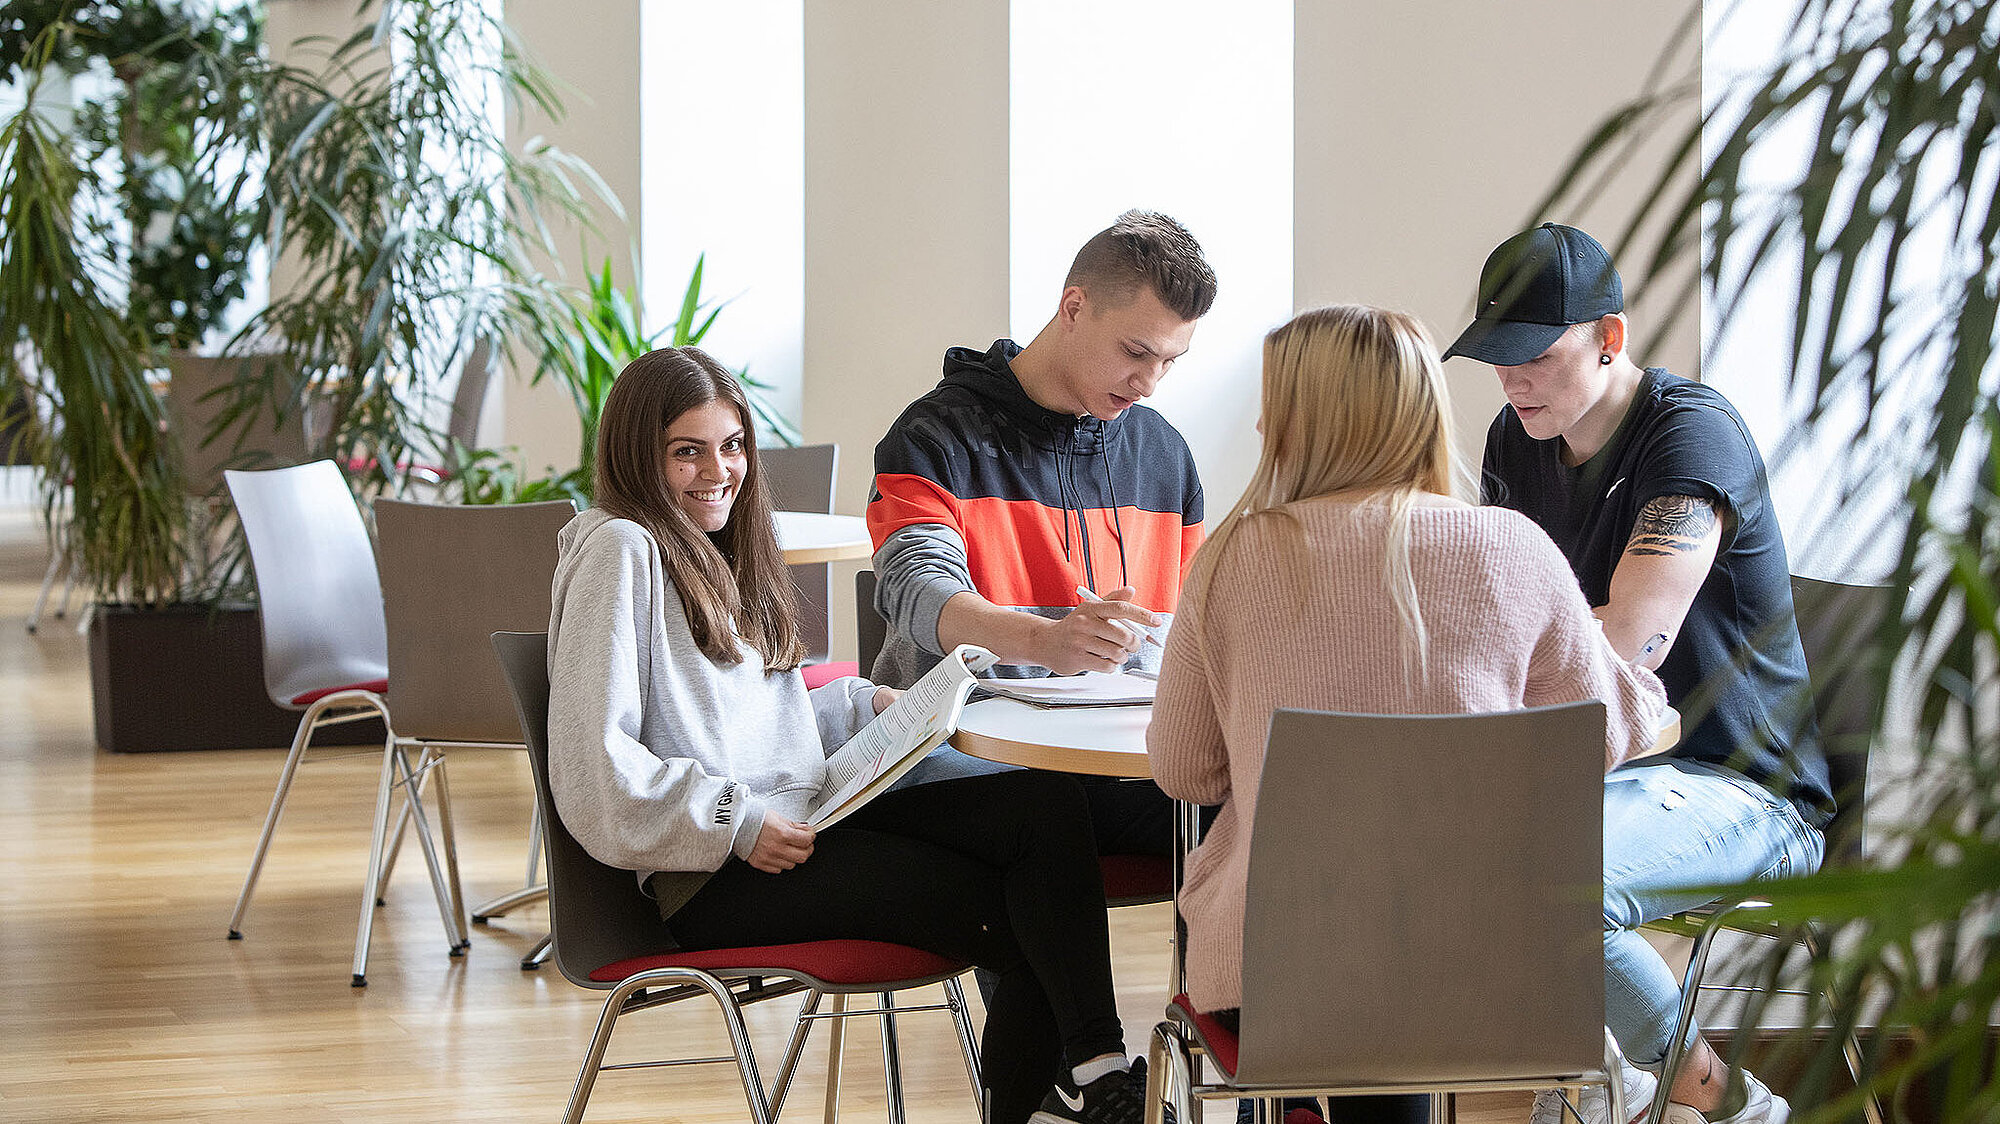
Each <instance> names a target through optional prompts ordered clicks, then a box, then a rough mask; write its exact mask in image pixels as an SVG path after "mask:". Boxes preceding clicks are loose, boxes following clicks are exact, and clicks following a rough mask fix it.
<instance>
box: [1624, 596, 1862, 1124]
mask: <svg viewBox="0 0 2000 1124" xmlns="http://www.w3.org/2000/svg"><path fill="white" fill-rule="evenodd" d="M1894 593H1895V591H1894V590H1893V589H1892V588H1890V587H1888V586H1870V585H1844V584H1842V583H1839V582H1830V581H1820V580H1818V579H1815V578H1803V577H1799V576H1797V575H1796V574H1795V575H1793V576H1792V605H1793V610H1794V612H1795V614H1796V615H1797V617H1798V622H1799V640H1800V642H1801V643H1802V644H1803V646H1804V648H1805V654H1806V670H1807V671H1808V672H1809V673H1810V674H1811V679H1812V708H1811V709H1812V714H1813V718H1814V721H1815V722H1816V724H1817V725H1818V727H1819V737H1820V746H1821V748H1822V749H1823V750H1824V751H1825V753H1826V764H1827V774H1828V779H1829V780H1830V781H1831V782H1832V788H1833V795H1834V802H1835V811H1834V815H1833V822H1831V823H1829V824H1828V825H1827V829H1826V863H1827V864H1828V865H1837V864H1839V863H1842V862H1851V861H1853V860H1855V859H1857V858H1859V857H1860V855H1861V833H1862V815H1863V811H1864V810H1865V808H1866V806H1867V803H1868V755H1869V750H1870V748H1871V745H1872V741H1873V737H1874V734H1875V729H1876V725H1877V722H1878V721H1879V720H1880V718H1881V716H1882V705H1883V695H1884V690H1885V687H1886V685H1887V682H1888V680H1887V677H1886V672H1887V667H1888V664H1889V663H1890V662H1891V661H1893V660H1894V658H1895V653H1894V652H1893V651H1890V650H1887V649H1885V648H1884V647H1883V646H1882V644H1881V643H1880V640H1879V637H1878V636H1877V629H1879V628H1880V627H1881V624H1882V621H1883V619H1884V618H1885V617H1886V616H1887V615H1888V614H1889V612H1890V611H1891V608H1892V606H1893V603H1894ZM1648 928H1653V929H1657V930H1662V931H1666V932H1672V933H1677V934H1680V935H1683V936H1690V937H1693V938H1694V945H1693V947H1692V948H1691V949H1690V950H1689V955H1688V963H1687V969H1686V971H1685V972H1684V973H1683V974H1682V977H1681V1005H1680V1015H1679V1019H1678V1021H1677V1024H1676V1026H1675V1027H1674V1034H1673V1037H1672V1038H1670V1039H1668V1045H1667V1056H1666V1058H1665V1059H1664V1060H1663V1062H1662V1065H1661V1070H1662V1072H1663V1073H1666V1074H1672V1073H1674V1072H1676V1071H1677V1070H1678V1069H1679V1068H1680V1064H1681V1059H1682V1057H1683V1056H1684V1054H1685V1053H1686V1049H1685V1043H1686V1041H1687V1036H1688V1028H1689V1026H1691V1025H1692V1024H1693V1022H1694V1015H1695V1005H1696V1002H1697V1000H1698V999H1699V998H1700V995H1701V992H1702V991H1703V990H1704V989H1705V988H1706V987H1707V984H1706V983H1705V980H1706V976H1707V971H1708V958H1709V954H1710V952H1711V951H1712V950H1713V948H1714V942H1715V938H1716V936H1717V935H1718V934H1719V933H1722V932H1725V931H1733V932H1743V933H1751V934H1755V935H1757V936H1761V937H1769V938H1773V939H1794V938H1796V939H1801V940H1804V941H1805V942H1806V944H1807V947H1808V948H1809V949H1813V950H1815V951H1817V948H1818V941H1819V938H1818V934H1816V933H1815V932H1814V931H1813V930H1812V929H1811V928H1810V927H1808V928H1807V929H1806V930H1804V931H1803V932H1797V933H1795V932H1792V931H1789V930H1781V929H1779V928H1778V927H1776V926H1773V925H1771V924H1769V923H1767V922H1765V921H1763V920H1762V919H1761V918H1760V917H1759V916H1758V912H1757V903H1755V902H1754V901H1735V902H1730V903H1726V904H1725V905H1722V906H1720V907H1716V908H1710V909H1701V910H1690V911H1688V912H1685V913H1678V914H1675V915H1674V916H1672V917H1668V918H1665V919H1663V920H1661V921H1658V922H1655V923H1654V924H1653V925H1651V926H1648ZM1726 990H1732V991H1733V990H1737V988H1736V987H1735V985H1731V986H1730V987H1729V988H1727V989H1726ZM1829 1006H1830V1007H1835V1008H1836V1009H1837V1007H1838V1002H1837V1001H1832V1000H1830V1002H1829ZM1846 1053H1847V1065H1848V1070H1849V1072H1850V1073H1851V1074H1853V1075H1856V1076H1858V1075H1859V1074H1860V1072H1861V1062H1862V1059H1861V1050H1860V1046H1859V1044H1858V1043H1857V1042H1856V1040H1855V1037H1854V1035H1853V1033H1851V1032H1850V1033H1849V1034H1848V1037H1847V1046H1846ZM1672 1084H1673V1081H1672V1079H1671V1078H1669V1079H1667V1080H1663V1081H1661V1082H1660V1083H1659V1088H1658V1089H1657V1090H1656V1091H1655V1092H1654V1096H1653V1103H1652V1106H1651V1108H1650V1110H1649V1113H1648V1120H1649V1121H1652V1122H1657V1121H1659V1120H1662V1119H1664V1118H1665V1114H1666V1109H1667V1100H1668V1092H1669V1089H1670V1087H1671V1086H1672ZM1863 1111H1864V1113H1865V1115H1866V1116H1867V1118H1868V1120H1869V1121H1870V1124H1880V1121H1881V1119H1882V1109H1881V1106H1880V1105H1879V1104H1877V1103H1876V1101H1875V1099H1874V1098H1873V1097H1870V1098H1869V1099H1868V1101H1867V1103H1866V1104H1865V1106H1864V1108H1863Z"/></svg>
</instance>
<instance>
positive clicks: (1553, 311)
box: [1444, 222, 1625, 367]
mask: <svg viewBox="0 0 2000 1124" xmlns="http://www.w3.org/2000/svg"><path fill="white" fill-rule="evenodd" d="M1623 311H1625V284H1624V282H1622V281H1620V280H1619V279H1618V271H1617V270H1616V269H1614V268H1612V265H1611V255H1610V254H1608V253H1606V252H1605V250H1604V247H1603V246H1601V245H1599V244H1598V241H1597V239H1595V238H1592V237H1591V236H1590V235H1588V234H1585V233H1584V232H1583V231H1581V230H1578V229H1576V228H1575V227H1573V226H1563V225H1561V224H1559V223H1552V222H1545V223H1543V224H1542V225H1540V226H1538V227H1536V228H1535V229H1533V230H1524V231H1522V232H1521V233H1519V234H1516V235H1515V236H1514V237H1512V238H1509V239H1507V240H1506V241H1505V242H1502V243H1500V245H1499V247H1498V248H1497V249H1495V250H1494V251H1493V252H1492V253H1491V254H1488V255H1487V256H1486V265H1485V266H1484V267H1483V268H1481V269H1480V271H1479V311H1478V313H1477V315H1476V316H1475V317H1474V319H1473V321H1472V325H1471V327H1468V328H1467V329H1465V331H1463V332H1460V333H1459V336H1458V339H1457V340H1455V341H1454V342H1453V343H1452V345H1451V346H1450V347H1448V348H1445V351H1444V358H1446V359H1449V358H1451V357H1452V356H1454V355H1464V356H1468V357H1470V358H1473V359H1478V360H1480V361H1482V362H1485V363H1491V364H1493V365H1494V366H1496V367H1515V366H1519V365H1520V364H1522V363H1526V362H1527V361H1528V360H1530V359H1533V358H1534V357H1535V356H1537V355H1540V354H1541V353H1542V352H1544V351H1547V350H1548V349H1549V345H1550V344H1552V343H1554V342H1556V340H1558V339H1560V338H1561V337H1562V334H1563V332H1565V331H1567V330H1568V328H1569V326H1570V325H1571V324H1585V323H1589V322H1590V321H1593V320H1598V319H1601V318H1603V317H1605V316H1609V315H1610V314H1612V313H1614V312H1623Z"/></svg>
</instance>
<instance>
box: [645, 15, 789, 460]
mask: <svg viewBox="0 0 2000 1124" xmlns="http://www.w3.org/2000/svg"><path fill="white" fill-rule="evenodd" d="M803 9H804V2H803V0H738V2H735V3H729V4H716V3H712V2H709V0H648V3H647V4H646V5H645V7H644V9H643V11H642V27H643V42H644V47H643V49H642V51H641V57H643V58H644V59H645V60H646V64H647V65H646V67H645V69H644V73H643V74H641V76H640V83H641V85H640V98H639V100H640V111H641V114H642V120H641V137H640V149H641V153H642V156H641V163H642V173H643V177H644V186H643V190H644V192H645V197H644V204H645V205H644V207H643V210H644V218H643V220H642V222H641V227H640V234H641V257H642V265H643V269H644V273H645V276H644V278H643V279H642V283H643V285H644V304H645V315H646V327H647V328H648V329H649V330H650V329H657V328H660V327H664V326H666V325H667V324H670V323H671V322H672V321H673V319H674V318H675V317H676V316H678V315H679V314H680V306H681V298H682V296H683V294H684V293H685V292H686V289H687V281H688V275H689V273H691V272H692V271H693V269H694V263H695V259H696V257H697V256H698V255H702V254H706V255H707V259H706V264H705V265H704V267H703V271H702V293H703V294H704V296H705V297H706V298H707V299H709V300H712V301H727V302H728V303H727V306H726V307H723V308H722V309H721V310H720V312H719V313H718V316H717V319H716V321H715V327H714V328H713V329H712V330H711V331H710V332H709V334H708V335H707V336H706V337H704V338H703V340H702V347H703V348H704V349H705V350H707V351H708V352H709V353H710V354H712V355H714V356H715V357H716V358H717V359H719V360H721V361H722V362H723V363H724V364H726V365H727V366H729V367H731V368H742V367H744V366H745V365H746V364H747V365H748V367H749V371H750V375H751V377H753V378H756V379H757V380H758V381H760V382H766V383H771V384H773V385H774V386H775V387H776V390H775V391H774V392H773V393H772V394H770V395H768V396H767V397H769V398H770V399H771V400H772V401H773V403H774V404H775V405H776V406H777V407H778V409H779V411H780V412H781V413H783V414H784V415H785V416H786V417H787V418H790V419H791V420H792V421H793V422H794V423H796V422H797V421H798V420H799V417H800V408H801V406H802V400H803V397H804V396H803V391H802V387H801V385H800V378H799V368H800V362H801V348H802V345H803V339H802V335H803V331H804V324H803V321H804V304H803V302H804V270H805V242H804V234H805V231H804V225H805V212H804V204H805V198H804V192H805V167H804V163H805V146H804V141H805V97H804V90H803V86H804V80H805V74H804V69H803V67H804V27H805V24H804V10H803ZM697 323H699V322H698V321H697Z"/></svg>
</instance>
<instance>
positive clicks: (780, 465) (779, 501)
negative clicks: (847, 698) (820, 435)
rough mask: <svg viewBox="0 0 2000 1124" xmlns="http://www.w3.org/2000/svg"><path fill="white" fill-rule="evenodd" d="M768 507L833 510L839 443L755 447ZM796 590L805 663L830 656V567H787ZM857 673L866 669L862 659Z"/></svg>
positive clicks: (831, 599) (824, 565) (826, 565)
mask: <svg viewBox="0 0 2000 1124" xmlns="http://www.w3.org/2000/svg"><path fill="white" fill-rule="evenodd" d="M757 463H758V464H759V465H760V466H761V467H762V468H763V471H764V483H765V484H766V486H768V487H769V488H770V492H771V506H772V507H774V508H777V509H778V510H779V511H832V510H833V478H834V473H835V471H837V470H838V468H839V465H840V446H838V445H795V446H789V447H787V446H783V445H780V446H778V447H776V448H771V449H765V448H761V447H760V448H759V449H758V450H757ZM786 569H788V570H789V571H790V572H791V575H792V584H793V585H796V586H797V587H798V590H799V623H800V625H801V626H802V628H803V631H804V633H805V641H806V662H807V663H825V662H826V661H827V659H828V657H829V655H830V654H831V653H830V647H831V641H830V640H829V635H830V633H831V631H832V630H831V621H830V618H829V616H828V614H829V613H830V612H831V609H830V606H831V605H832V604H833V568H832V567H831V566H829V565H828V564H827V563H825V562H809V563H806V564H804V565H801V566H788V567H786ZM862 667H863V672H862V674H864V675H865V674H867V671H866V667H867V665H866V664H863V665H862Z"/></svg>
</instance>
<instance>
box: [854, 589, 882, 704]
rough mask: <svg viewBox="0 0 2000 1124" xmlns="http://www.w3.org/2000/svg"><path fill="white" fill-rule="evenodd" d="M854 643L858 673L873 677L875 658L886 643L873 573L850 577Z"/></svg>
mask: <svg viewBox="0 0 2000 1124" xmlns="http://www.w3.org/2000/svg"><path fill="white" fill-rule="evenodd" d="M854 642H855V646H856V647H857V648H858V649H859V650H860V652H861V674H863V675H865V676H869V677H871V678H872V677H873V674H874V670H875V657H876V656H879V655H881V654H882V645H884V644H886V643H888V642H889V619H888V618H887V617H884V616H883V615H882V610H880V609H878V608H876V607H875V571H873V570H862V571H859V572H857V573H856V574H855V575H854Z"/></svg>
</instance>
